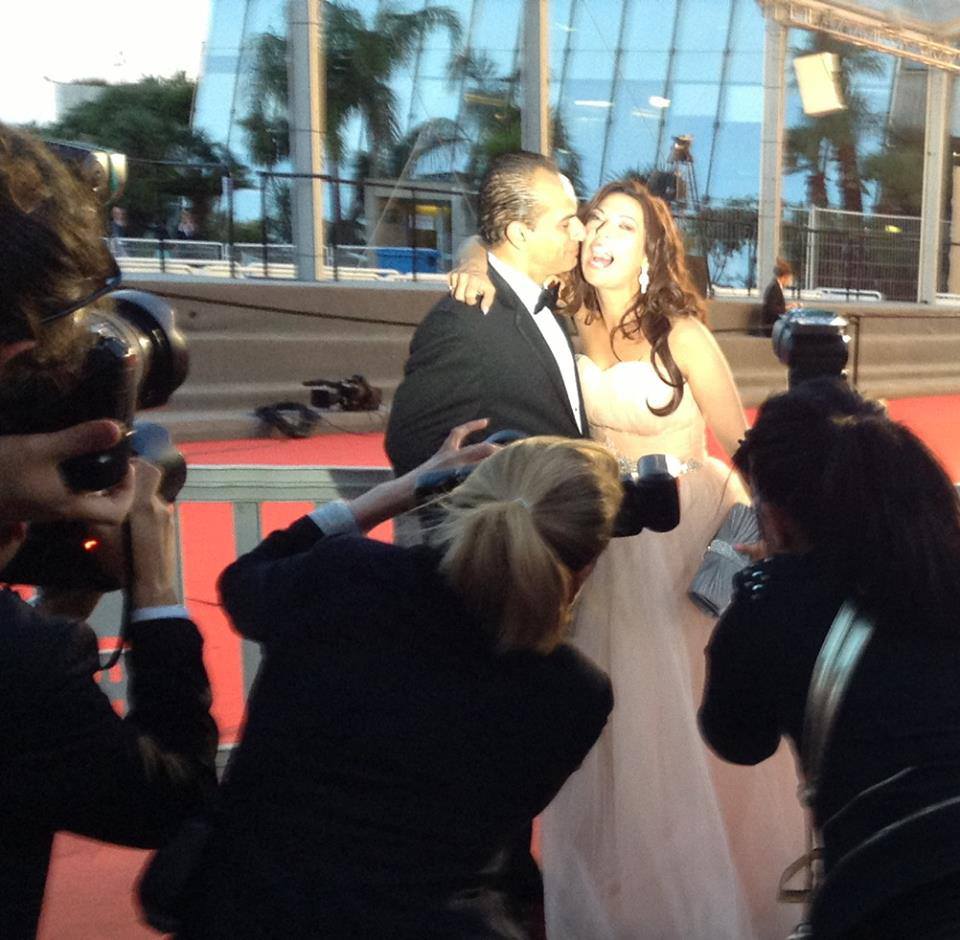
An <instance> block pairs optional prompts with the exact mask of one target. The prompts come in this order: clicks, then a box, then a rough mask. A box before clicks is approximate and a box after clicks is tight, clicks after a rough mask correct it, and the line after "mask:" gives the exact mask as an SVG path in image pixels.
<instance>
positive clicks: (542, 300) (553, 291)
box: [533, 281, 560, 316]
mask: <svg viewBox="0 0 960 940" xmlns="http://www.w3.org/2000/svg"><path fill="white" fill-rule="evenodd" d="M559 294H560V282H559V281H554V282H553V283H552V284H550V285H549V286H547V287H545V288H544V289H543V290H542V291H540V296H539V297H538V298H537V303H536V306H534V308H533V315H534V316H536V315H537V314H538V313H539V312H540V311H541V310H544V309H546V308H547V307H549V308H550V309H551V310H553V308H554V307H556V305H557V297H558V296H559Z"/></svg>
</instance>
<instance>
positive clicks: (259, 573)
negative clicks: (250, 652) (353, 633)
mask: <svg viewBox="0 0 960 940" xmlns="http://www.w3.org/2000/svg"><path fill="white" fill-rule="evenodd" d="M398 555H403V556H404V557H407V552H406V550H405V549H402V548H398V547H397V546H395V545H388V544H385V543H383V542H378V541H376V540H374V539H368V538H363V537H361V536H358V535H331V536H328V535H324V533H323V532H322V531H321V530H320V528H319V526H317V524H316V523H315V522H314V521H313V520H312V519H311V518H310V517H309V516H303V517H302V518H300V519H298V520H297V521H296V522H294V523H293V524H292V525H291V526H290V527H289V528H287V529H284V530H282V531H278V532H274V533H272V534H271V535H269V536H267V538H265V539H264V540H263V541H262V542H261V543H260V544H259V545H258V546H257V547H256V548H255V549H253V551H251V552H247V554H246V555H243V556H241V557H240V558H238V559H237V560H236V561H235V562H233V564H231V565H229V566H228V567H227V568H226V569H225V570H224V572H223V574H222V575H221V576H220V581H219V584H218V588H219V591H220V599H221V603H222V604H223V607H224V610H225V611H226V612H227V614H228V615H229V616H230V619H231V620H232V622H233V625H234V627H235V628H236V629H237V631H238V632H239V633H240V634H241V635H242V636H245V637H247V638H248V639H251V640H257V641H258V642H261V643H266V644H269V643H271V642H290V641H296V640H297V639H299V638H302V637H303V636H304V635H306V634H312V633H315V631H316V630H317V629H318V628H321V627H326V628H328V629H337V628H340V627H344V628H346V629H347V630H348V631H349V630H350V629H351V624H354V623H355V622H356V621H357V620H358V619H360V620H361V621H362V620H365V619H369V618H373V619H374V620H375V619H376V616H375V615H376V611H377V610H378V609H379V607H378V605H381V604H389V603H391V602H392V600H393V599H395V597H396V595H397V593H398V590H399V593H400V594H406V593H407V586H405V585H404V584H403V578H404V577H405V575H403V576H401V575H395V572H396V570H397V565H398V562H397V556H398ZM401 568H402V570H404V571H406V570H407V568H406V566H405V565H401ZM381 569H383V570H386V571H389V572H394V574H393V575H391V576H390V577H391V578H394V577H396V578H400V579H401V580H400V581H399V582H394V581H391V584H390V585H389V586H388V587H387V589H386V590H379V589H377V588H376V587H375V586H374V585H375V584H376V583H377V575H378V572H379V571H380V570H381ZM358 584H363V585H365V587H364V588H359V587H358ZM363 590H366V591H368V594H367V595H366V596H365V597H363V596H361V597H358V591H363ZM409 590H411V591H412V590H413V588H412V587H410V588H409Z"/></svg>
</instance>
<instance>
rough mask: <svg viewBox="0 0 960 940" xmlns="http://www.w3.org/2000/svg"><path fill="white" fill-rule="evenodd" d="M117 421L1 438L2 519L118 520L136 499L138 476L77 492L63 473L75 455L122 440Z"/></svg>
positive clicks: (34, 520)
mask: <svg viewBox="0 0 960 940" xmlns="http://www.w3.org/2000/svg"><path fill="white" fill-rule="evenodd" d="M122 433H123V432H122V429H121V428H120V426H119V425H118V424H117V423H116V422H115V421H108V420H106V419H104V420H98V421H87V422H85V423H84V424H78V425H75V426H74V427H72V428H66V429H65V430H63V431H53V432H51V433H49V434H17V435H10V436H0V520H3V521H8V522H13V521H30V522H50V521H54V520H58V519H86V520H89V521H91V522H107V523H118V522H120V521H121V520H122V519H123V518H124V517H125V516H126V515H127V511H128V510H129V509H130V504H131V501H132V500H133V475H132V473H129V472H128V473H127V476H126V477H125V478H124V480H123V481H122V482H120V483H119V484H117V486H115V487H113V488H112V489H111V490H109V491H107V492H103V493H75V492H74V491H73V490H71V489H70V488H69V487H68V486H67V484H66V482H65V481H64V479H63V476H62V474H61V473H60V464H61V463H62V462H63V461H64V460H67V459H68V458H70V457H78V456H80V455H81V454H90V453H94V452H96V451H100V450H107V449H108V448H110V447H112V446H113V445H114V444H116V443H117V441H119V440H120V436H121V434H122Z"/></svg>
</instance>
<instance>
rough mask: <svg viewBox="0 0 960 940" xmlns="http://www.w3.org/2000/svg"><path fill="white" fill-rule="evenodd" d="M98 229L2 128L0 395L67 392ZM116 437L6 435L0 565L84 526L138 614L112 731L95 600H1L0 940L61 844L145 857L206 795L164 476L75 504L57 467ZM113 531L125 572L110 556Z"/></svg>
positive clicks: (75, 431) (82, 496) (110, 431)
mask: <svg viewBox="0 0 960 940" xmlns="http://www.w3.org/2000/svg"><path fill="white" fill-rule="evenodd" d="M100 228H102V220H101V219H100V210H99V206H98V205H97V203H96V200H95V199H94V198H93V195H92V193H91V192H90V191H89V189H87V188H86V187H84V185H83V184H82V183H81V182H80V181H79V180H78V179H76V178H75V177H74V176H73V174H72V173H71V172H70V171H69V170H68V169H67V167H66V166H65V165H64V164H62V163H61V162H60V161H59V160H58V159H57V158H56V157H54V156H52V155H51V154H50V153H49V152H48V151H47V150H46V148H44V147H43V145H41V144H40V143H39V142H38V141H36V140H33V139H32V138H30V137H29V136H27V135H25V134H21V133H18V132H15V131H12V130H10V129H9V128H6V127H4V126H3V125H0V231H2V232H3V233H4V237H3V240H2V241H0V392H2V391H3V389H4V388H5V387H6V388H10V387H12V386H11V383H18V382H21V381H24V380H26V379H29V378H31V377H33V376H35V375H36V374H38V373H39V372H41V371H44V370H46V371H47V372H48V373H49V374H50V375H52V376H55V377H56V381H57V382H58V383H60V385H61V386H62V388H63V394H64V396H68V395H69V392H70V381H71V378H72V377H73V376H74V375H75V374H76V369H77V368H78V364H79V363H80V362H81V361H82V358H81V357H82V355H83V353H84V352H85V349H86V347H87V345H88V339H87V331H85V330H84V329H83V326H82V317H83V313H84V308H85V307H86V306H87V305H88V304H90V303H91V302H92V299H95V298H96V297H98V296H102V294H103V293H104V292H105V289H106V288H107V286H108V285H107V281H108V279H109V278H110V276H111V273H112V272H115V266H114V263H113V260H112V258H111V257H110V254H109V252H108V251H107V249H106V247H105V245H104V243H103V241H102V239H101V237H100V235H101V234H102V233H101V232H100ZM73 308H76V309H75V311H74V312H71V313H69V314H66V315H63V316H60V314H62V313H63V312H64V311H71V310H73ZM44 321H47V322H46V323H45V322H44ZM120 433H121V429H120V427H119V426H118V425H117V424H116V423H114V422H112V421H109V420H99V421H90V422H86V423H84V424H81V425H78V426H76V427H73V428H68V429H66V430H63V431H59V432H56V433H50V434H27V435H19V436H0V568H2V567H3V566H6V565H7V564H8V563H9V561H10V559H11V558H12V557H13V556H14V555H15V554H16V552H17V550H18V548H19V546H20V544H21V542H22V540H23V537H24V534H25V531H26V523H28V522H30V521H34V520H41V519H42V520H57V519H85V520H90V521H93V522H97V523H100V524H101V527H100V528H99V529H98V530H97V536H98V538H100V539H101V540H102V543H103V545H104V547H105V551H104V555H105V556H111V555H112V556H113V557H114V558H115V559H117V560H116V561H115V562H114V563H113V568H114V570H113V571H112V572H111V573H112V574H115V575H117V576H119V577H120V578H121V579H122V580H123V581H124V582H125V583H126V584H127V586H128V589H129V590H130V593H131V600H132V605H133V615H132V625H131V628H130V635H129V642H130V652H129V658H128V660H127V666H128V670H129V676H130V682H129V691H128V698H129V700H130V710H129V712H128V713H127V715H126V716H125V717H124V718H121V717H119V716H118V715H117V714H116V713H115V712H114V710H113V708H112V707H111V704H110V701H109V700H108V698H107V697H106V696H105V695H104V694H103V693H102V692H101V691H100V689H99V688H98V686H97V684H96V682H95V679H94V673H95V671H96V670H97V668H98V667H99V664H100V663H99V654H98V649H97V640H96V636H95V635H94V633H93V631H92V630H91V629H90V628H89V627H88V626H86V625H85V624H84V623H83V622H82V619H80V617H82V615H83V614H84V613H85V611H86V610H89V608H90V605H91V602H92V600H94V598H91V597H90V595H89V592H82V594H83V596H80V595H71V594H62V593H61V594H59V595H57V594H50V595H49V597H48V601H47V602H48V603H49V604H51V605H52V606H53V608H55V609H56V611H57V615H52V614H50V613H48V612H46V611H45V610H44V609H43V605H42V604H41V605H40V606H39V607H32V606H29V605H27V604H25V603H24V602H22V601H21V600H20V599H19V597H18V596H17V595H16V594H14V593H13V592H11V591H3V592H0V937H4V938H14V940H18V938H25V937H32V936H33V935H34V934H35V932H36V929H37V924H38V918H39V913H40V907H41V904H42V899H43V891H44V883H45V879H46V872H47V865H48V862H49V855H50V847H51V843H52V839H53V835H54V833H55V832H57V831H58V830H61V829H63V830H69V831H72V832H77V833H80V834H83V835H87V836H92V837H95V838H100V839H105V840H108V841H111V842H117V843H121V844H125V845H135V846H144V847H149V846H156V845H158V844H160V843H161V842H162V841H163V840H164V839H165V838H166V837H167V836H168V835H169V834H170V833H171V832H172V831H173V830H174V828H175V827H176V826H177V824H178V823H179V821H180V820H181V819H183V818H185V817H187V816H190V815H193V814H194V813H195V812H196V811H197V810H198V808H199V807H201V806H202V805H203V804H204V802H205V801H206V799H207V798H208V796H209V794H210V793H211V792H212V790H213V787H214V785H215V775H214V756H215V751H216V740H217V735H216V727H215V725H214V724H213V721H212V719H211V718H210V715H209V706H210V689H209V683H208V681H207V676H206V672H205V670H204V667H203V662H202V658H201V647H202V641H201V638H200V635H199V633H198V632H197V630H196V627H195V626H194V625H193V623H192V622H191V621H190V620H189V618H188V616H187V614H186V611H185V610H184V608H183V607H181V606H180V605H179V604H178V602H177V598H176V595H175V591H174V587H173V575H174V557H175V556H174V553H175V542H174V530H173V521H172V510H171V507H170V506H169V505H168V504H167V503H166V502H165V501H164V500H162V499H161V498H160V496H159V495H158V492H157V489H158V485H159V483H160V478H161V474H160V471H159V470H157V469H156V468H155V467H152V466H150V465H149V464H146V463H143V462H140V461H135V462H134V466H133V467H132V469H131V471H130V473H129V474H128V475H127V478H126V479H125V480H123V481H122V482H121V483H120V484H119V485H118V486H117V487H115V488H113V489H112V490H111V491H109V492H106V493H75V492H73V491H72V490H70V489H69V488H68V487H67V486H66V484H65V483H64V480H63V478H62V475H61V473H60V465H61V463H62V462H63V460H64V459H65V458H67V457H71V456H75V455H78V454H83V453H88V452H93V451H100V450H103V449H104V448H105V447H108V446H110V445H111V444H113V443H115V442H116V441H117V440H118V438H119V435H120ZM124 519H126V520H127V521H128V522H129V528H130V533H131V547H132V568H130V569H129V570H128V568H127V566H126V564H125V563H124V562H123V561H122V560H121V559H122V558H123V552H122V551H120V550H119V544H120V528H119V523H120V522H122V521H123V520H124ZM78 615H79V616H78Z"/></svg>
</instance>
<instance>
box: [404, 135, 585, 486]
mask: <svg viewBox="0 0 960 940" xmlns="http://www.w3.org/2000/svg"><path fill="white" fill-rule="evenodd" d="M478 223H479V224H478V229H479V236H480V241H481V243H482V245H483V246H484V247H485V248H486V250H487V252H488V255H487V260H488V264H489V275H488V276H489V278H490V280H491V282H492V283H493V285H494V287H495V288H496V299H495V301H494V303H493V304H492V306H490V309H489V311H486V312H484V310H483V309H482V307H481V306H480V305H476V306H468V305H466V304H463V303H460V302H458V301H457V300H455V299H453V298H452V297H447V298H444V299H443V300H442V301H440V302H439V303H438V304H436V306H434V307H433V309H432V310H431V311H430V312H429V313H428V314H427V316H426V317H425V318H424V320H423V322H422V323H421V324H420V326H419V327H418V328H417V330H416V332H415V333H414V336H413V340H412V342H411V344H410V356H409V358H408V359H407V364H406V368H405V371H404V378H403V381H402V382H401V383H400V386H399V388H398V389H397V391H396V394H395V396H394V399H393V406H392V408H391V411H390V421H389V424H388V426H387V436H386V448H387V454H388V455H389V457H390V461H391V463H392V464H393V467H394V469H395V471H396V472H397V473H398V474H402V473H406V472H407V471H408V470H411V469H412V468H413V467H416V466H419V465H420V464H421V463H423V461H424V460H426V459H427V458H428V457H429V456H430V455H431V454H433V453H434V452H435V451H436V450H437V448H438V447H439V446H440V444H442V443H443V441H444V439H445V438H446V436H447V434H448V433H449V431H450V429H451V428H452V427H455V426H456V425H458V424H463V423H464V422H465V421H468V420H471V419H473V418H489V419H490V423H489V425H488V428H487V431H486V432H485V433H488V434H489V433H493V432H495V431H499V430H504V429H508V428H509V429H513V430H517V431H522V432H524V433H526V434H531V435H532V434H556V435H561V436H564V437H580V436H583V435H585V434H586V432H587V427H586V417H585V415H584V411H583V402H582V399H581V395H580V385H579V380H578V378H577V370H576V366H575V363H574V359H573V350H572V347H571V345H570V340H569V338H568V336H567V333H566V331H565V330H564V328H563V326H562V325H561V324H560V322H559V321H558V320H557V318H556V316H555V315H554V312H553V305H554V304H555V303H556V295H555V292H554V293H553V295H550V293H549V291H546V290H544V288H545V287H546V286H547V285H548V284H549V283H550V282H551V280H552V279H553V278H555V277H556V276H557V275H559V274H562V273H564V272H565V271H569V270H570V269H571V268H572V267H573V266H574V265H575V264H576V263H577V255H578V252H579V248H580V242H581V241H582V240H583V235H584V230H583V225H582V224H581V222H580V220H579V218H578V217H577V200H576V195H575V194H574V191H573V187H572V186H571V185H570V181H569V180H568V179H567V178H566V177H564V176H562V175H561V174H560V173H559V171H558V170H557V167H556V164H554V162H553V161H552V160H550V159H549V158H547V157H544V156H541V155H540V154H535V153H528V152H525V151H520V152H516V153H508V154H504V155H502V156H500V157H498V158H497V159H496V160H494V161H493V163H492V164H491V166H490V168H489V170H488V171H487V173H486V174H485V175H484V178H483V180H482V182H481V185H480V199H479V218H478Z"/></svg>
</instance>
